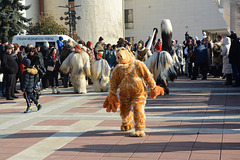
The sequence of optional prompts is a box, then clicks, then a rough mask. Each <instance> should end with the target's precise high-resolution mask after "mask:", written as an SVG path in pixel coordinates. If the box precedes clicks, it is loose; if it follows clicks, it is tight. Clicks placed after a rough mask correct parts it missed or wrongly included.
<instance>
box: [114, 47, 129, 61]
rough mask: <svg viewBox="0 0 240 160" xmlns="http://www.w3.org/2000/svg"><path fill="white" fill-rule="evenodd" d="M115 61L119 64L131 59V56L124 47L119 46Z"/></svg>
mask: <svg viewBox="0 0 240 160" xmlns="http://www.w3.org/2000/svg"><path fill="white" fill-rule="evenodd" d="M116 57H117V62H118V63H121V64H126V63H129V62H130V61H131V56H130V54H129V53H128V51H127V50H126V49H125V48H120V49H119V50H118V51H117V54H116Z"/></svg>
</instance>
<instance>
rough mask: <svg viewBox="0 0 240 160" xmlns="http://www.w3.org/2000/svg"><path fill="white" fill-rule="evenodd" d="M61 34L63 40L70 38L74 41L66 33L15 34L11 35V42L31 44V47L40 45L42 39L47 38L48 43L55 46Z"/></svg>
mask: <svg viewBox="0 0 240 160" xmlns="http://www.w3.org/2000/svg"><path fill="white" fill-rule="evenodd" d="M60 36H62V37H63V40H66V41H67V40H68V39H71V40H72V42H73V44H76V42H75V41H74V40H73V39H72V38H71V37H69V36H67V35H16V36H14V37H13V40H12V44H14V43H17V44H18V45H19V46H27V45H28V44H32V45H33V47H35V46H36V45H40V46H42V45H43V43H44V40H47V41H48V43H49V45H54V46H55V48H57V40H59V37H60Z"/></svg>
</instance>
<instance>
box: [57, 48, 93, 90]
mask: <svg viewBox="0 0 240 160" xmlns="http://www.w3.org/2000/svg"><path fill="white" fill-rule="evenodd" d="M70 68H71V69H70ZM60 70H61V71H62V72H63V73H65V74H66V73H68V72H71V78H72V85H73V90H74V92H75V93H80V94H85V93H87V88H86V87H87V83H86V75H87V76H88V77H91V72H90V62H89V56H88V54H87V53H86V52H84V51H83V50H81V52H80V53H71V54H70V55H69V56H68V57H67V58H66V59H65V60H64V61H63V63H62V65H61V67H60Z"/></svg>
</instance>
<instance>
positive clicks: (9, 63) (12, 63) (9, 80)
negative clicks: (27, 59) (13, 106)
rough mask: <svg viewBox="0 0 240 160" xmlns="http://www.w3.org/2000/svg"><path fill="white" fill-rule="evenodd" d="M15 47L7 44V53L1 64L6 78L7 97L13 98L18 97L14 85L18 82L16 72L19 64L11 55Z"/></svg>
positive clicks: (8, 98)
mask: <svg viewBox="0 0 240 160" xmlns="http://www.w3.org/2000/svg"><path fill="white" fill-rule="evenodd" d="M12 49H13V47H12V46H11V45H6V46H5V53H4V54H3V56H2V62H1V66H2V69H3V73H4V76H5V78H6V99H7V100H13V99H14V98H18V97H17V96H16V95H15V94H14V86H15V83H16V74H17V72H18V64H17V62H16V60H15V59H14V57H13V56H12V55H11V53H12Z"/></svg>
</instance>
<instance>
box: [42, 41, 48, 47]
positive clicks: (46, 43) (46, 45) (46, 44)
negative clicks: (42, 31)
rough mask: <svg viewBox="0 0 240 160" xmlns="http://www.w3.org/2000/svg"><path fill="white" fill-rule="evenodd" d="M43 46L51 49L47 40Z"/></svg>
mask: <svg viewBox="0 0 240 160" xmlns="http://www.w3.org/2000/svg"><path fill="white" fill-rule="evenodd" d="M43 46H45V47H47V48H49V43H48V41H47V40H44V43H43Z"/></svg>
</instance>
